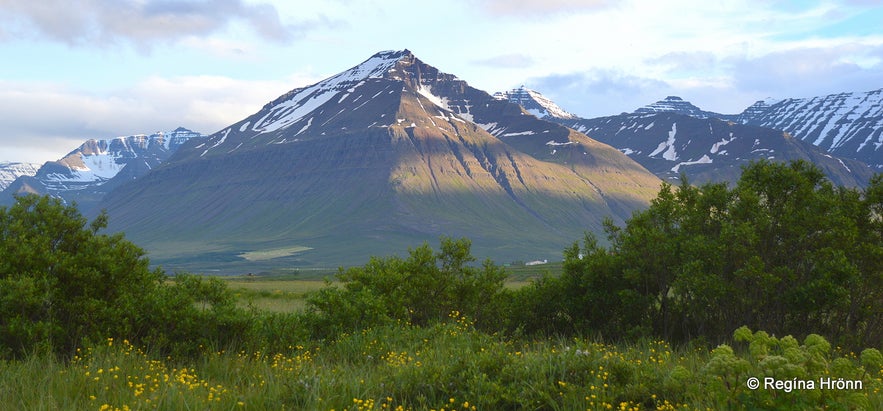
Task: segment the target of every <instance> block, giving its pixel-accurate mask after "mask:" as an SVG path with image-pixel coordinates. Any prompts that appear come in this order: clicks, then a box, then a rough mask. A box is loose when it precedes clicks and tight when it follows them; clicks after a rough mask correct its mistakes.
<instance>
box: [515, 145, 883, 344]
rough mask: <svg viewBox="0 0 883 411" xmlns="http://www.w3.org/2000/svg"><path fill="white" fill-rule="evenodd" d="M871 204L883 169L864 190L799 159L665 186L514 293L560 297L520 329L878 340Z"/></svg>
mask: <svg viewBox="0 0 883 411" xmlns="http://www.w3.org/2000/svg"><path fill="white" fill-rule="evenodd" d="M881 211H883V177H881V176H877V177H875V178H874V179H872V181H871V185H870V186H869V187H867V188H866V189H865V190H863V191H859V190H856V189H847V188H843V187H834V186H832V185H831V184H830V183H829V182H828V181H826V180H825V179H824V175H823V174H822V172H821V171H820V170H819V169H818V168H816V167H814V166H812V165H810V164H808V163H805V162H801V161H797V162H793V163H790V164H781V163H772V162H767V161H760V162H757V163H753V164H751V165H750V166H748V167H746V168H745V169H744V170H743V174H742V178H741V180H740V181H739V182H738V184H737V185H736V186H735V187H733V188H730V187H727V185H726V184H706V185H703V186H701V187H697V186H692V185H690V184H689V183H688V182H687V181H686V178H683V179H682V184H681V185H680V186H679V187H677V188H675V187H672V186H671V185H668V184H663V187H662V189H661V190H660V192H659V195H658V196H657V198H656V199H655V200H653V202H652V204H651V206H650V208H649V209H647V210H645V211H642V212H637V213H635V214H634V215H633V216H632V218H631V219H630V220H628V222H627V224H626V226H625V227H622V228H620V227H614V226H612V224H607V227H606V231H607V236H608V240H609V243H610V246H609V248H608V249H604V248H600V247H599V246H598V245H597V244H596V242H595V241H594V240H593V239H588V240H587V241H586V242H585V245H584V246H583V247H582V248H579V247H577V246H576V245H574V246H573V247H572V248H570V249H568V250H566V251H565V254H564V256H565V262H564V267H565V273H564V275H562V277H561V280H560V281H554V280H552V281H545V280H544V282H542V283H537V284H536V286H535V287H532V288H528V289H526V290H525V291H524V292H525V293H531V292H534V293H536V294H537V295H556V296H559V297H560V301H562V302H561V303H559V305H560V307H558V308H556V309H555V312H554V313H551V314H552V315H548V314H550V313H547V312H543V311H542V310H537V313H538V315H542V316H544V317H545V318H543V319H542V320H538V319H536V318H534V319H531V318H530V317H528V318H529V320H531V321H533V323H534V324H540V326H533V325H531V323H525V328H528V329H530V328H540V329H545V330H546V331H549V330H550V329H551V330H554V331H557V332H570V331H572V328H576V329H577V330H582V331H583V332H585V331H599V332H602V333H604V334H605V335H608V336H611V337H629V336H634V335H635V334H637V335H656V336H662V337H665V338H667V339H673V340H674V341H689V340H692V339H697V338H698V339H704V340H707V341H723V340H725V339H726V338H727V337H728V336H729V334H730V333H731V332H732V330H733V329H735V328H736V327H738V326H739V325H742V324H749V325H751V326H752V327H756V328H760V329H765V330H768V331H769V332H771V333H775V334H779V335H786V334H793V335H802V333H805V332H807V331H808V330H812V331H813V332H818V333H820V334H822V335H825V336H827V337H829V338H831V339H832V340H834V341H836V342H837V343H838V344H841V345H844V346H849V347H861V346H867V345H872V346H873V345H879V344H881V343H883V214H881ZM522 298H523V299H524V300H527V301H529V300H530V299H531V298H530V297H528V296H524V297H522ZM556 316H559V317H562V318H567V320H568V321H567V323H566V324H561V323H560V322H556V321H555V317H556ZM568 324H571V325H573V326H574V327H572V328H571V327H568ZM543 325H545V327H544V326H543Z"/></svg>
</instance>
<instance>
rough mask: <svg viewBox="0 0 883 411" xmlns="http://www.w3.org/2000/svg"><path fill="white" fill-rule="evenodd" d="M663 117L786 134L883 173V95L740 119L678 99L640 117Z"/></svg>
mask: <svg viewBox="0 0 883 411" xmlns="http://www.w3.org/2000/svg"><path fill="white" fill-rule="evenodd" d="M663 112H666V113H676V114H683V115H688V116H692V117H696V118H702V119H705V118H718V119H721V120H728V121H734V122H737V123H741V124H746V125H751V126H759V127H766V128H770V129H775V130H782V131H785V132H787V133H789V134H790V135H791V136H793V137H794V138H796V139H798V140H802V141H805V142H807V143H810V144H813V145H815V146H818V147H820V148H822V149H823V150H825V151H827V152H828V153H830V154H832V155H834V156H837V157H841V158H851V159H856V160H859V161H862V162H864V163H866V164H868V165H869V166H871V168H873V169H874V170H875V171H876V172H883V148H881V147H883V89H877V90H872V91H868V92H861V93H860V92H850V93H839V94H831V95H827V96H821V97H811V98H788V99H784V100H775V99H766V100H759V101H757V102H756V103H754V104H752V105H751V106H749V107H748V108H746V109H745V110H744V111H743V112H742V113H739V114H720V113H715V112H711V111H704V110H702V109H700V108H698V107H696V106H694V105H693V104H691V103H689V102H687V101H685V100H683V99H681V98H680V97H673V96H672V97H667V98H666V99H665V100H662V101H658V102H656V103H653V104H650V105H648V106H645V107H642V108H639V109H637V110H635V112H634V113H635V114H646V113H663Z"/></svg>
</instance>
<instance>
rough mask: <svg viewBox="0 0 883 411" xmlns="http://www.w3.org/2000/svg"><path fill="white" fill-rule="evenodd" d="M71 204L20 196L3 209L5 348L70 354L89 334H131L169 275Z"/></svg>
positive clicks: (0, 275) (1, 344)
mask: <svg viewBox="0 0 883 411" xmlns="http://www.w3.org/2000/svg"><path fill="white" fill-rule="evenodd" d="M106 224H107V217H106V215H104V214H101V215H99V216H98V217H97V218H96V219H95V220H93V221H92V222H91V223H88V221H87V219H86V218H84V217H83V216H82V215H80V214H79V212H78V211H77V209H76V208H75V207H72V206H65V205H63V204H62V203H61V201H60V200H58V199H54V198H50V197H38V196H36V195H27V196H22V197H19V198H18V200H17V202H16V203H15V204H14V205H12V206H10V207H9V208H6V207H3V208H0V349H2V350H3V351H4V352H5V353H6V354H7V355H9V354H12V355H20V354H22V353H26V352H28V351H30V350H33V349H35V348H37V347H40V346H43V347H45V348H48V349H51V350H53V351H56V352H70V351H71V350H72V349H73V348H74V347H75V346H76V345H78V344H79V343H80V342H82V341H84V340H92V341H98V340H100V339H103V338H106V337H114V336H127V335H130V334H132V333H133V332H134V331H135V330H136V329H138V328H140V326H141V323H142V322H143V321H144V320H145V319H144V317H143V316H142V315H141V314H140V313H141V311H140V309H141V307H142V306H144V305H145V303H146V301H147V300H148V299H150V298H151V297H152V296H153V295H155V292H156V290H157V288H158V287H159V286H160V285H161V284H162V281H163V279H164V278H165V276H164V275H163V273H162V272H161V271H159V270H150V269H149V267H148V260H147V259H146V258H145V257H144V251H143V250H141V249H140V248H138V247H137V246H135V245H134V244H132V243H130V242H128V241H126V240H125V239H124V238H123V236H122V235H121V234H115V235H104V234H98V231H99V230H100V229H102V228H104V227H105V225H106Z"/></svg>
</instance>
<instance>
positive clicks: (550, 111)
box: [494, 86, 577, 120]
mask: <svg viewBox="0 0 883 411" xmlns="http://www.w3.org/2000/svg"><path fill="white" fill-rule="evenodd" d="M494 98H495V99H497V100H508V101H509V102H512V103H515V104H518V105H520V106H521V107H523V108H524V109H525V110H527V112H528V113H530V114H533V115H534V116H536V117H538V118H542V119H548V118H558V119H565V120H572V119H576V118H577V116H575V115H573V114H570V113H568V112H566V111H564V109H562V108H561V107H558V105H557V104H555V102H553V101H552V100H549V99H548V98H546V97H545V96H543V95H542V94H540V93H539V92H537V91H534V90H531V89H528V88H525V87H524V86H521V87H519V88H516V89H512V90H510V91H504V92H499V91H498V92H496V93H494Z"/></svg>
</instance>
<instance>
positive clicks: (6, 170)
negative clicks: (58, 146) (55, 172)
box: [0, 162, 40, 191]
mask: <svg viewBox="0 0 883 411" xmlns="http://www.w3.org/2000/svg"><path fill="white" fill-rule="evenodd" d="M39 168H40V166H39V165H37V164H31V163H9V162H0V191H3V190H5V189H6V187H9V184H11V183H12V182H13V181H15V179H16V178H18V177H21V176H32V175H34V174H37V169H39Z"/></svg>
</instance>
